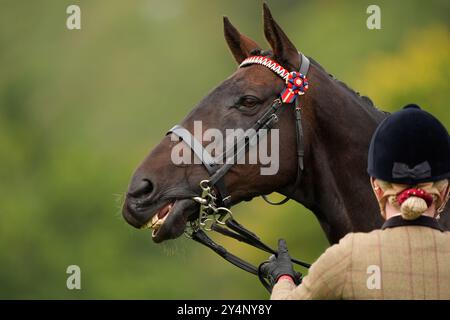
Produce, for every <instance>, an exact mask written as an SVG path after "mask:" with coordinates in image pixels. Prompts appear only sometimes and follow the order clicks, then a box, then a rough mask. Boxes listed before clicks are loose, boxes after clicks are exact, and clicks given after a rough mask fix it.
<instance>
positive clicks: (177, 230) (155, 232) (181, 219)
mask: <svg viewBox="0 0 450 320" xmlns="http://www.w3.org/2000/svg"><path fill="white" fill-rule="evenodd" d="M164 208H165V210H168V212H167V214H166V215H165V216H164V217H163V218H162V219H158V213H157V214H155V215H154V217H153V219H152V220H151V221H149V223H147V226H148V227H149V228H151V230H152V240H153V241H154V242H155V243H160V242H163V241H165V240H169V239H176V238H178V237H179V236H181V235H182V234H183V232H184V230H185V229H186V224H187V222H188V220H189V219H192V218H193V217H195V215H196V213H197V210H198V204H197V203H195V202H194V201H193V200H191V199H181V200H176V201H174V202H172V203H169V204H168V205H167V206H166V207H164ZM164 208H163V209H164ZM155 217H156V218H155ZM152 221H153V223H152ZM152 225H153V228H152V227H151V226H152Z"/></svg>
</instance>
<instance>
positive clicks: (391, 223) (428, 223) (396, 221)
mask: <svg viewBox="0 0 450 320" xmlns="http://www.w3.org/2000/svg"><path fill="white" fill-rule="evenodd" d="M405 226H422V227H428V228H433V229H437V230H439V231H441V232H444V228H442V226H441V225H440V224H439V222H438V220H436V219H434V218H431V217H427V216H420V217H419V218H417V219H415V220H405V219H403V218H402V217H401V216H395V217H392V218H390V219H388V220H386V222H385V223H384V224H383V226H382V227H381V229H382V230H384V229H387V228H396V227H405Z"/></svg>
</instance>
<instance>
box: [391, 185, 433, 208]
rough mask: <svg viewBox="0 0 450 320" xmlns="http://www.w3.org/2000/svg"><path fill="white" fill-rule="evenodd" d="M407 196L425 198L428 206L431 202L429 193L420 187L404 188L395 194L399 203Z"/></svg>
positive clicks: (431, 198)
mask: <svg viewBox="0 0 450 320" xmlns="http://www.w3.org/2000/svg"><path fill="white" fill-rule="evenodd" d="M409 197H418V198H421V199H423V200H425V202H426V203H427V206H428V207H429V206H431V205H432V204H433V196H432V195H431V194H429V193H428V192H426V191H424V190H422V189H414V188H411V189H406V190H404V191H402V192H400V193H399V194H398V195H397V201H398V203H399V204H402V203H403V202H405V201H406V199H408V198H409Z"/></svg>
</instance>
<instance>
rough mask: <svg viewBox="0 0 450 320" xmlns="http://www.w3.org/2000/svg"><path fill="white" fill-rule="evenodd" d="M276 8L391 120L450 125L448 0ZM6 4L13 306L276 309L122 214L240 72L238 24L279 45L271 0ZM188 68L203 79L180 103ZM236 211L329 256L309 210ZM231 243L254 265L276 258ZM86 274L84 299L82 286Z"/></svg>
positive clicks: (214, 261)
mask: <svg viewBox="0 0 450 320" xmlns="http://www.w3.org/2000/svg"><path fill="white" fill-rule="evenodd" d="M268 2H269V5H270V7H271V9H272V13H273V14H274V16H275V18H276V19H277V20H278V22H279V23H280V24H281V25H282V26H283V28H284V30H285V31H286V33H287V34H288V35H289V36H290V37H291V39H292V41H293V42H294V43H295V44H296V45H297V47H298V49H299V50H301V51H303V52H304V53H306V54H307V55H310V56H312V57H314V58H315V59H316V60H317V61H319V62H320V63H321V64H322V65H323V66H324V67H325V68H326V69H327V70H328V71H329V72H330V73H332V74H333V75H335V76H336V77H337V78H339V79H340V80H343V81H345V82H346V83H347V84H348V85H349V86H350V87H352V88H354V89H355V90H356V91H359V92H361V93H362V94H365V95H368V96H370V97H371V98H372V99H373V100H374V102H375V103H376V104H377V105H378V106H380V107H381V108H382V109H384V110H388V111H393V110H396V109H398V108H399V107H400V106H402V105H404V104H406V103H409V102H415V103H418V104H420V105H422V106H424V107H425V108H426V109H427V110H429V111H431V112H432V113H433V114H435V115H436V116H438V117H439V118H440V119H441V121H443V123H444V124H445V126H446V127H447V128H449V127H450V111H449V106H448V101H449V97H450V90H449V89H450V88H449V80H450V61H449V53H450V31H449V12H450V10H449V9H450V8H449V2H448V1H447V0H442V1H427V2H424V1H419V0H417V1H375V2H374V1H318V0H315V1H312V0H310V1H306V0H305V1H293V0H292V1H288V0H282V1H279V0H277V1H268ZM70 4H78V5H80V7H81V11H82V29H81V30H74V31H69V30H67V28H66V18H67V14H66V8H67V6H68V5H70ZM370 4H377V5H379V6H380V7H381V14H382V29H381V30H368V29H367V28H366V19H367V17H368V15H367V14H366V8H367V7H368V5H370ZM0 5H1V10H0V298H7V299H10V298H26V299H28V298H39V299H41V298H56V299H59V298H68V299H80V298H86V299H91V298H95V299H104V298H112V299H116V298H125V299H128V298H139V299H175V298H179V299H260V298H261V299H266V298H268V295H267V293H266V292H265V290H264V289H263V287H262V286H261V285H260V284H259V282H258V280H257V279H256V278H255V277H253V276H251V275H248V274H246V273H245V272H243V271H241V270H239V269H237V268H235V267H233V266H231V265H230V264H228V263H226V262H225V261H223V260H222V259H221V258H219V257H218V256H216V255H215V254H214V253H212V252H210V251H209V250H208V249H206V248H204V247H202V246H200V245H198V244H196V243H194V242H191V241H188V240H187V239H185V238H184V237H182V238H180V239H178V240H175V241H170V242H166V243H164V244H162V245H156V244H154V243H152V241H151V235H150V233H149V232H148V231H138V230H135V229H133V228H131V227H130V226H129V225H127V224H126V223H125V221H124V220H123V218H122V217H121V212H120V208H121V201H122V199H123V194H124V192H125V191H126V188H127V185H128V181H129V179H130V176H131V174H132V172H133V170H134V169H135V167H136V166H137V165H138V163H139V162H140V161H141V160H142V159H143V157H144V156H145V155H146V154H147V152H148V151H149V150H150V149H152V148H153V147H154V146H155V145H156V144H157V143H158V142H159V140H160V139H161V138H162V137H163V136H164V134H165V132H166V130H167V129H168V128H169V127H171V126H172V125H173V124H175V123H177V122H179V121H180V120H181V119H182V118H183V117H184V115H185V114H187V113H188V111H189V110H190V109H191V108H192V106H194V105H195V104H196V103H197V101H199V100H200V99H201V98H202V97H203V96H205V95H206V94H207V93H208V92H209V90H211V89H212V88H213V87H214V86H216V85H217V84H218V83H219V82H221V81H222V80H223V79H225V78H226V77H227V76H228V75H230V74H231V73H232V72H233V71H234V70H235V68H236V65H235V62H234V60H233V58H232V57H231V55H230V54H229V52H228V48H227V47H226V45H225V41H224V40H223V36H222V16H223V15H227V16H229V17H230V19H231V21H232V22H233V23H234V24H235V25H236V26H237V27H238V28H239V29H240V31H241V32H243V33H246V34H247V35H249V36H251V37H252V38H254V39H256V40H257V41H258V42H259V43H261V44H263V43H265V41H264V39H263V31H262V19H261V11H262V5H261V1H259V0H258V1H256V0H254V1H237V0H234V1H208V0H192V1H181V0H136V1H100V0H90V1H87V0H86V1H75V0H72V1H66V0H59V1H54V0H48V1H46V0H39V1H25V0H0ZM174 73H177V74H183V75H185V76H184V78H185V79H188V81H186V84H185V85H182V86H179V87H177V90H176V92H173V90H172V88H173V86H172V79H173V78H172V74H174ZM169 84H170V85H169ZM234 210H235V214H236V216H237V217H238V219H239V220H241V221H242V223H243V224H245V225H247V226H249V227H250V228H251V229H253V230H254V231H255V232H256V233H258V234H260V235H261V236H262V238H263V239H264V240H265V241H266V242H268V243H270V244H272V245H275V244H276V241H277V239H278V238H279V237H284V238H286V239H287V243H288V245H289V248H290V251H291V252H292V253H293V255H294V256H296V257H299V258H302V259H305V260H308V261H314V260H315V259H316V258H317V257H318V256H319V255H320V254H321V253H322V252H323V251H324V249H325V248H326V247H327V241H326V239H325V237H324V235H323V233H322V231H321V229H320V227H319V226H318V223H317V222H316V220H315V218H314V216H313V215H312V214H311V213H310V212H309V211H308V210H306V209H304V208H303V207H302V206H301V205H299V204H296V203H294V202H290V203H289V204H287V205H284V206H281V207H271V206H268V205H266V204H265V203H264V202H262V201H261V200H259V199H255V200H254V201H252V202H250V203H243V204H240V205H238V206H237V207H235V209H234ZM216 239H217V238H216ZM219 240H220V241H223V243H224V244H225V245H226V246H227V247H229V248H230V249H231V250H232V251H234V252H236V253H238V254H239V255H241V256H243V257H248V258H249V259H250V260H251V261H252V262H254V263H258V262H260V261H262V260H264V259H266V258H267V255H266V254H261V253H258V252H255V250H253V249H251V248H248V247H246V246H244V245H242V244H236V243H234V242H232V241H231V240H221V239H219ZM71 264H76V265H79V266H80V267H81V270H82V280H81V285H82V290H72V291H70V290H68V289H67V288H66V278H67V276H68V275H67V274H66V268H67V266H68V265H71Z"/></svg>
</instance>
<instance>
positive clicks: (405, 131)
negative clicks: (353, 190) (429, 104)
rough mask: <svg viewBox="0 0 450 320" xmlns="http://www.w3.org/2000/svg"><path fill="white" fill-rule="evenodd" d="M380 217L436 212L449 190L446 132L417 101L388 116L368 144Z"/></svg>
mask: <svg viewBox="0 0 450 320" xmlns="http://www.w3.org/2000/svg"><path fill="white" fill-rule="evenodd" d="M367 171H368V173H369V175H370V176H371V184H372V187H373V189H374V193H375V196H376V197H377V200H378V202H379V205H380V210H381V214H382V216H383V217H384V218H386V219H387V218H390V216H392V215H395V214H401V215H402V217H403V218H404V219H406V220H414V219H417V218H418V217H420V216H421V215H428V216H432V217H438V216H439V214H440V212H442V210H443V209H444V207H445V204H446V203H447V201H448V199H449V196H450V185H449V178H450V137H449V135H448V132H447V130H446V129H445V127H444V126H443V125H442V124H441V123H440V122H439V121H438V120H437V119H436V118H435V117H433V116H432V115H431V114H429V113H427V112H425V111H423V110H421V109H420V108H419V107H418V106H416V105H408V106H406V107H405V108H403V109H402V110H401V111H399V112H396V113H393V114H392V115H391V116H389V117H388V118H386V119H385V120H384V121H383V122H382V123H381V124H380V125H379V126H378V128H377V130H376V131H375V133H374V135H373V137H372V141H371V143H370V148H369V158H368V169H367Z"/></svg>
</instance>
